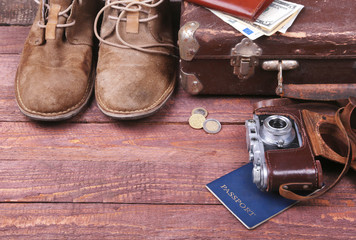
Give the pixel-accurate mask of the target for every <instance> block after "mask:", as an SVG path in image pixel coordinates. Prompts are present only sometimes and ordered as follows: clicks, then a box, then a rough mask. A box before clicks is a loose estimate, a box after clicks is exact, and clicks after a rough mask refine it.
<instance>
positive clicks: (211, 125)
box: [189, 107, 221, 134]
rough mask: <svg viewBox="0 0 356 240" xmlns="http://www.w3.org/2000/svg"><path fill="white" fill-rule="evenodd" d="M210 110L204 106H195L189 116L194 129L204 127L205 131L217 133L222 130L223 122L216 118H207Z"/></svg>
mask: <svg viewBox="0 0 356 240" xmlns="http://www.w3.org/2000/svg"><path fill="white" fill-rule="evenodd" d="M207 116H208V111H207V110H206V109H204V108H202V107H198V108H194V109H193V111H192V115H191V116H190V118H189V125H190V126H191V127H192V128H194V129H202V128H203V129H204V131H205V132H207V133H211V134H215V133H218V132H220V130H221V124H220V122H219V121H218V120H216V119H206V117H207Z"/></svg>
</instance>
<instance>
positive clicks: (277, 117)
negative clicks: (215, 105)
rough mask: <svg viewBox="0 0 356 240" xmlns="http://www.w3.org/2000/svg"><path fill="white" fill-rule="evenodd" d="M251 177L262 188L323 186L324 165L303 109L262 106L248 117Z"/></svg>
mask: <svg viewBox="0 0 356 240" xmlns="http://www.w3.org/2000/svg"><path fill="white" fill-rule="evenodd" d="M245 126H246V142H247V149H248V152H249V159H250V161H251V162H253V171H252V180H253V182H254V183H255V184H256V185H257V187H258V188H259V189H260V190H262V191H278V189H279V187H280V186H281V185H282V186H283V187H284V188H289V190H297V191H299V190H307V191H314V190H316V189H319V188H321V187H322V186H323V179H322V168H321V164H320V161H319V158H318V156H317V155H316V154H315V153H314V152H313V145H312V143H311V141H310V138H309V137H308V134H307V129H306V124H305V121H304V119H303V114H302V110H301V109H298V108H291V109H290V108H288V107H284V108H278V107H277V108H276V107H273V108H261V109H259V110H256V111H255V112H254V116H253V119H250V120H247V121H246V124H245Z"/></svg>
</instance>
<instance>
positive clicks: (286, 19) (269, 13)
mask: <svg viewBox="0 0 356 240" xmlns="http://www.w3.org/2000/svg"><path fill="white" fill-rule="evenodd" d="M303 7H304V6H303V5H300V4H296V3H292V2H288V1H284V0H275V1H274V2H273V3H272V4H271V5H270V6H269V7H268V8H267V9H266V10H265V12H263V13H262V14H261V16H260V17H259V18H258V19H257V20H256V21H255V22H250V21H247V20H245V19H241V18H237V17H233V16H231V15H228V14H226V13H223V12H220V11H216V10H212V9H209V10H210V11H211V12H212V13H214V14H215V15H216V16H217V17H219V18H220V19H222V20H223V21H224V22H226V23H228V24H229V25H231V26H232V27H234V28H235V29H236V30H238V31H240V32H241V33H242V34H243V35H245V36H246V37H248V38H250V39H251V40H255V39H257V38H259V37H261V36H264V35H266V36H271V35H273V34H274V33H276V32H277V31H279V32H282V33H286V31H287V30H288V28H289V27H291V26H292V24H293V22H294V21H295V19H296V18H297V16H298V14H299V13H300V11H301V10H302V9H303Z"/></svg>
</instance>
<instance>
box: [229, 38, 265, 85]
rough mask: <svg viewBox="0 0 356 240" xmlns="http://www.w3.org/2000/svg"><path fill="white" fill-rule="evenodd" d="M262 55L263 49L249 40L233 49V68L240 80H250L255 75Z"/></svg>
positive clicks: (245, 39) (243, 40) (246, 39)
mask: <svg viewBox="0 0 356 240" xmlns="http://www.w3.org/2000/svg"><path fill="white" fill-rule="evenodd" d="M261 55H262V49H261V48H260V47H259V46H258V45H257V44H256V43H254V42H253V41H251V40H250V39H249V38H244V39H242V41H241V42H240V43H238V44H236V46H235V47H234V48H233V49H231V66H233V67H234V74H235V75H237V76H238V77H239V79H248V78H250V77H251V76H253V75H254V74H255V67H256V66H257V65H258V57H259V56H261Z"/></svg>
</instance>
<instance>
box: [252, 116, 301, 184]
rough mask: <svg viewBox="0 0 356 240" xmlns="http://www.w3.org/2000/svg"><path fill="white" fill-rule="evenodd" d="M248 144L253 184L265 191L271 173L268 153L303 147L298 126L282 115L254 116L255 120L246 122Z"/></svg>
mask: <svg viewBox="0 0 356 240" xmlns="http://www.w3.org/2000/svg"><path fill="white" fill-rule="evenodd" d="M246 142H247V149H248V152H249V158H250V161H251V162H253V170H252V178H253V182H254V183H255V184H256V185H257V187H258V188H259V189H261V190H263V191H265V190H266V189H267V182H268V171H269V170H268V167H267V164H266V158H265V153H266V151H271V150H279V149H292V148H299V147H300V146H302V140H301V135H300V132H299V131H298V126H297V125H296V124H295V123H294V121H293V120H292V119H290V118H288V117H286V116H282V115H262V116H257V115H254V118H253V119H251V120H248V121H246ZM291 161H292V159H291Z"/></svg>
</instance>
